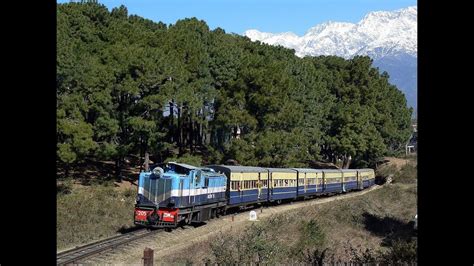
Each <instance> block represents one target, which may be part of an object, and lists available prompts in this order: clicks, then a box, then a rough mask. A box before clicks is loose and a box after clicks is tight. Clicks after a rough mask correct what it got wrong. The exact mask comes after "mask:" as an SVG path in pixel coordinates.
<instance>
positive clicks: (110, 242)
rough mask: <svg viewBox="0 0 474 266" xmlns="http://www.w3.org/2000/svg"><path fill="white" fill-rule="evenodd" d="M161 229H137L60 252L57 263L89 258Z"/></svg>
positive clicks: (75, 261)
mask: <svg viewBox="0 0 474 266" xmlns="http://www.w3.org/2000/svg"><path fill="white" fill-rule="evenodd" d="M159 231H161V230H152V231H150V230H148V229H145V228H143V229H138V230H135V231H132V232H129V233H126V234H122V235H118V236H113V237H110V238H107V239H104V240H100V241H97V242H93V243H90V244H87V245H84V246H80V247H77V248H74V249H70V250H66V251H63V252H60V253H58V254H57V255H56V264H57V265H67V264H71V263H78V262H79V261H81V260H83V259H85V258H89V257H92V256H95V255H98V254H99V253H101V252H103V251H106V250H109V249H114V248H116V247H118V246H121V245H124V244H127V243H130V242H132V241H135V240H137V239H141V238H144V237H147V236H150V235H154V234H156V233H157V232H159Z"/></svg>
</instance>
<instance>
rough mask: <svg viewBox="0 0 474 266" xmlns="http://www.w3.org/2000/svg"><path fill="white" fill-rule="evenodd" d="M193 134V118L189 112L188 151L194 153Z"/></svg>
mask: <svg viewBox="0 0 474 266" xmlns="http://www.w3.org/2000/svg"><path fill="white" fill-rule="evenodd" d="M193 136H194V130H193V118H192V117H191V114H190V115H189V151H190V152H191V154H193V153H194V150H193Z"/></svg>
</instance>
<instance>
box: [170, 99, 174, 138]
mask: <svg viewBox="0 0 474 266" xmlns="http://www.w3.org/2000/svg"><path fill="white" fill-rule="evenodd" d="M173 105H174V100H173V101H171V102H170V142H171V143H172V142H173V135H174V132H173V127H174V107H173Z"/></svg>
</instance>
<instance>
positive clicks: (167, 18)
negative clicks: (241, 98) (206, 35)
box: [57, 0, 417, 35]
mask: <svg viewBox="0 0 474 266" xmlns="http://www.w3.org/2000/svg"><path fill="white" fill-rule="evenodd" d="M57 2H58V3H67V2H69V0H58V1H57ZM99 3H101V4H104V5H105V6H107V7H108V8H109V10H111V9H112V8H113V7H118V6H120V5H122V4H123V5H124V6H126V7H127V9H128V12H129V14H135V15H139V16H141V17H144V18H148V19H151V20H153V21H156V22H158V21H162V22H164V23H166V24H174V23H175V22H176V21H177V20H178V19H182V18H187V17H197V18H198V19H202V20H204V21H206V22H207V24H208V25H209V27H210V28H211V29H215V28H217V27H221V28H223V29H224V30H225V31H226V32H228V33H229V32H234V33H238V34H242V33H243V32H244V31H245V30H248V29H257V30H260V31H265V32H273V33H276V32H286V31H292V32H294V33H296V34H298V35H303V34H304V33H305V32H306V30H308V29H309V28H311V27H312V26H315V25H316V24H319V23H322V22H325V21H341V22H352V23H355V22H358V21H359V20H361V19H362V18H363V17H364V16H365V15H366V14H367V13H368V12H371V11H380V10H383V11H390V10H396V9H400V8H404V7H408V6H416V5H417V2H416V0H396V1H395V0H99Z"/></svg>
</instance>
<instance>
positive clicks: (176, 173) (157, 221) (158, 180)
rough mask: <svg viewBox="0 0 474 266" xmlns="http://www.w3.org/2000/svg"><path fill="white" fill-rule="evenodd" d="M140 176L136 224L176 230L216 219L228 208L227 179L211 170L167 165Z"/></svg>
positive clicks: (190, 166)
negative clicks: (194, 223)
mask: <svg viewBox="0 0 474 266" xmlns="http://www.w3.org/2000/svg"><path fill="white" fill-rule="evenodd" d="M151 169H153V170H152V171H149V172H141V173H140V176H139V179H138V195H137V203H136V205H135V224H138V225H145V226H148V227H157V228H166V227H176V226H177V225H178V223H181V222H183V223H190V222H202V221H206V220H208V219H210V218H213V217H215V216H217V215H218V214H219V211H220V210H221V209H222V208H223V207H225V205H226V195H225V192H226V187H227V177H226V176H225V175H223V174H219V173H216V172H215V171H214V170H212V169H210V168H199V167H194V166H192V165H188V164H182V163H174V162H170V163H164V164H159V165H155V166H153V167H152V168H151Z"/></svg>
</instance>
